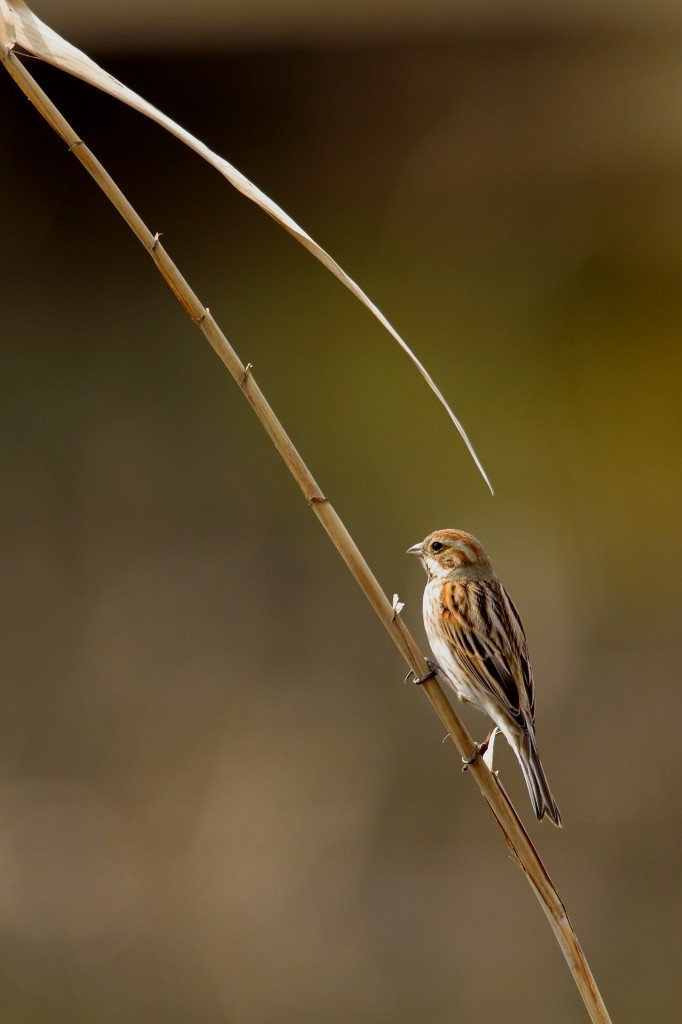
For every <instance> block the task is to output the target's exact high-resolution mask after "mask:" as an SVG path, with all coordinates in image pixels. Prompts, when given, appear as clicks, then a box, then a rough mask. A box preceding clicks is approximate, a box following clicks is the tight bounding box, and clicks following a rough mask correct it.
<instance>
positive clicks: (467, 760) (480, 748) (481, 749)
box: [462, 729, 495, 772]
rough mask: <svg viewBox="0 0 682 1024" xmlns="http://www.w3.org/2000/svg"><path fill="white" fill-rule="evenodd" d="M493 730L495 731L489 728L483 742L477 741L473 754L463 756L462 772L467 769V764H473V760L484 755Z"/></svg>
mask: <svg viewBox="0 0 682 1024" xmlns="http://www.w3.org/2000/svg"><path fill="white" fill-rule="evenodd" d="M494 732H495V730H494V729H491V730H490V732H489V733H488V735H487V736H486V738H485V739H484V740H483V743H477V744H476V745H475V747H474V752H473V754H471V755H470V756H469V757H463V758H462V771H463V772H465V771H466V770H467V768H468V767H469V765H470V764H473V763H474V761H478V759H479V757H484V755H485V752H486V750H487V749H488V744H489V743H490V737H491V736H492V734H493V733H494Z"/></svg>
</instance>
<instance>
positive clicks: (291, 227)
mask: <svg viewBox="0 0 682 1024" xmlns="http://www.w3.org/2000/svg"><path fill="white" fill-rule="evenodd" d="M0 40H1V41H2V46H3V49H4V53H5V54H6V53H7V51H8V50H11V49H13V48H14V47H15V46H16V47H18V48H19V49H21V50H23V51H25V52H26V53H29V54H31V55H32V56H33V57H37V58H39V59H40V60H43V61H45V62H46V63H48V64H52V65H53V66H54V67H56V68H60V69H61V70H62V71H66V72H68V74H70V75H74V76H75V77H76V78H80V79H82V81H84V82H87V83H88V84H89V85H92V86H94V87H95V88H97V89H101V90H102V91H103V92H106V93H108V94H109V95H110V96H113V97H115V98H116V99H118V100H120V101H121V102H122V103H126V104H127V105H128V106H129V107H132V108H133V110H137V111H139V113H141V114H144V115H145V117H149V118H151V119H152V120H153V121H156V123H157V124H159V125H161V126H162V127H163V128H165V129H166V130H167V131H169V132H171V134H173V135H175V136H176V138H178V139H180V141H181V142H184V143H185V145H186V146H189V147H190V149H193V150H194V152H195V153H197V154H198V155H199V156H201V157H203V159H204V160H206V161H207V162H208V163H209V164H211V165H212V166H213V167H215V168H216V170H218V171H220V173H221V174H222V175H223V176H224V177H225V178H227V180H228V181H229V182H230V184H231V185H233V186H234V187H235V188H236V189H238V190H239V191H240V192H241V193H242V194H243V195H245V196H246V197H247V198H248V199H250V200H251V201H252V202H254V203H255V204H256V205H257V206H259V207H260V208H261V210H264V211H265V213H267V214H268V215H269V216H270V217H272V218H273V220H275V221H277V223H278V224H279V225H280V226H281V227H283V228H285V229H286V230H287V231H288V232H289V233H290V234H291V235H293V237H294V238H295V239H296V240H297V241H298V242H300V244H301V245H302V246H304V247H305V248H306V249H307V250H308V251H309V252H310V253H312V255H313V256H314V257H315V258H316V259H317V260H319V261H320V263H322V265H323V266H325V267H326V268H327V270H329V271H331V273H332V274H333V275H334V276H335V277H337V278H338V279H339V281H341V283H342V284H344V285H345V286H346V288H348V290H349V291H350V292H351V293H352V294H353V295H354V296H355V297H356V298H357V299H359V300H360V302H362V304H363V305H364V306H366V307H367V309H369V311H370V312H371V313H372V314H373V316H375V317H376V319H377V320H378V321H379V323H380V324H382V326H383V327H384V328H385V329H386V330H387V331H388V332H389V334H390V335H391V337H392V338H393V339H394V340H395V341H396V342H397V343H398V345H400V347H401V348H402V350H403V351H404V352H405V354H406V355H407V356H408V357H409V359H410V360H411V361H412V362H413V364H414V365H415V366H416V368H417V369H418V370H419V372H420V374H421V375H422V377H423V378H424V380H425V381H426V383H427V384H428V385H429V387H430V388H431V390H432V391H433V393H434V394H435V395H436V397H437V398H438V400H439V401H440V402H441V404H442V405H443V406H444V408H445V409H446V410H447V413H448V415H449V416H450V419H451V420H452V422H453V423H454V424H455V426H456V428H457V430H458V431H459V433H460V435H461V437H462V439H463V441H464V443H465V445H466V446H467V449H468V450H469V453H470V455H471V457H472V459H473V460H474V462H475V463H476V466H477V467H478V469H479V472H480V473H481V475H482V477H483V479H484V480H485V482H486V483H487V485H488V487H489V488H490V492H491V493H492V492H493V488H492V485H491V483H490V480H489V479H488V476H487V474H486V472H485V470H484V469H483V466H482V464H481V462H480V459H479V458H478V456H477V454H476V452H475V451H474V448H473V445H472V444H471V442H470V440H469V438H468V437H467V435H466V432H465V430H464V428H463V426H462V424H461V423H460V422H459V420H458V419H457V417H456V416H455V414H454V412H453V411H452V409H451V408H450V406H449V405H448V403H447V401H446V400H445V398H444V396H443V394H442V392H441V391H440V389H439V388H438V386H437V385H436V383H435V381H434V380H433V379H432V377H431V376H430V374H429V373H428V372H427V370H426V369H425V367H424V366H423V365H422V363H421V362H420V361H419V359H418V358H417V357H416V356H415V354H414V352H413V351H412V350H411V349H410V347H409V346H408V345H407V343H406V342H405V341H404V340H403V339H402V338H401V336H400V335H399V334H398V332H397V331H396V329H395V328H394V327H393V325H392V324H391V323H390V322H389V321H388V320H387V319H386V317H385V316H384V314H383V313H382V312H381V310H380V309H379V308H378V306H376V305H375V304H374V303H373V302H372V300H371V299H370V298H369V296H367V295H366V294H365V292H364V291H363V290H362V288H360V286H359V285H358V284H356V282H355V281H354V280H353V279H352V278H351V277H349V276H348V274H347V273H346V272H345V270H343V268H342V267H340V266H339V264H338V263H337V262H336V260H334V259H333V258H332V257H331V256H330V255H329V253H328V252H326V251H325V250H324V249H323V248H322V246H321V245H318V243H317V242H316V241H315V240H314V238H311V236H310V235H309V234H308V233H307V231H304V230H303V228H302V227H300V226H299V225H298V224H297V223H296V221H295V220H293V219H292V218H291V217H290V216H289V214H288V213H286V211H285V210H283V209H282V208H281V206H278V205H277V203H275V202H274V201H273V200H272V199H270V198H269V196H266V195H265V193H264V192H261V190H260V189H259V188H257V187H256V185H254V184H253V182H251V181H249V179H248V178H246V177H245V176H244V175H243V174H242V173H241V172H240V171H238V170H237V168H236V167H233V166H232V164H230V163H228V161H227V160H225V159H224V158H223V157H221V156H218V154H217V153H214V152H213V151H212V150H211V149H209V148H208V146H206V145H204V143H203V142H200V140H199V139H197V138H196V137H195V136H194V135H192V134H191V132H188V131H187V130H186V129H184V128H181V127H180V125H179V124H177V123H176V122H175V121H173V120H172V118H170V117H168V116H167V115H166V114H164V113H163V112H162V111H160V110H158V109H157V108H156V107H155V106H153V105H152V104H151V103H148V102H147V101H146V100H145V99H143V98H142V97H141V96H138V94H137V93H136V92H133V90H132V89H129V88H128V87H127V86H125V85H123V83H122V82H119V81H118V79H116V78H114V77H113V75H110V74H109V73H108V72H106V71H104V70H103V69H102V68H101V67H99V65H98V64H96V63H95V62H94V61H93V60H91V59H90V57H88V56H87V54H85V53H83V52H82V51H81V50H79V49H78V48H77V47H75V46H72V45H71V43H69V42H67V41H66V40H65V39H63V38H62V37H61V36H60V35H58V33H57V32H54V31H53V30H52V29H51V28H50V27H49V25H46V24H45V23H44V22H42V21H41V20H40V18H38V17H36V15H35V14H34V13H33V12H32V11H31V10H30V8H29V7H28V6H27V5H26V4H25V3H24V2H23V0H0ZM3 56H4V54H3Z"/></svg>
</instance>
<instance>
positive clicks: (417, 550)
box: [405, 541, 422, 558]
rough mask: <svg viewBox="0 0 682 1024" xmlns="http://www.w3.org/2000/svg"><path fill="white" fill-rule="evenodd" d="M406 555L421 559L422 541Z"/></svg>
mask: <svg viewBox="0 0 682 1024" xmlns="http://www.w3.org/2000/svg"><path fill="white" fill-rule="evenodd" d="M405 554H406V555H416V556H417V558H421V556H422V545H421V541H420V542H419V544H413V545H412V547H411V548H408V549H407V551H406V552H405Z"/></svg>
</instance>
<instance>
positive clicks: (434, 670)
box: [412, 658, 438, 686]
mask: <svg viewBox="0 0 682 1024" xmlns="http://www.w3.org/2000/svg"><path fill="white" fill-rule="evenodd" d="M424 661H425V662H426V664H427V665H428V667H429V671H428V672H425V673H424V675H423V676H420V677H419V679H417V677H416V676H415V679H414V685H415V686H421V685H422V683H425V682H426V681H427V679H434V678H435V677H436V676H437V675H438V666H437V665H434V663H433V662H432V661H429V659H428V658H424ZM412 674H413V675H414V673H412Z"/></svg>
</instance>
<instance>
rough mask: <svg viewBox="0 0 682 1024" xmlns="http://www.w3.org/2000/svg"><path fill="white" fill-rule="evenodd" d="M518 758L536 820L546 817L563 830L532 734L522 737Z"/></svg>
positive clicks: (517, 751) (517, 753) (517, 752)
mask: <svg viewBox="0 0 682 1024" xmlns="http://www.w3.org/2000/svg"><path fill="white" fill-rule="evenodd" d="M516 756H517V757H518V759H519V764H520V765H521V771H522V772H523V777H524V779H525V780H526V785H527V786H528V792H529V794H530V799H531V803H532V805H533V810H534V811H535V816H536V818H537V819H538V821H542V819H543V818H544V817H545V815H546V816H547V817H548V818H549V820H550V821H551V822H552V824H554V825H556V827H557V828H561V825H562V823H561V815H560V814H559V808H558V807H557V805H556V801H555V800H554V797H553V796H552V794H551V792H550V788H549V783H548V782H547V776H546V775H545V771H544V768H543V767H542V762H541V761H540V755H539V754H538V748H537V746H536V744H535V736H534V735H533V733H532V732H529V733H526V735H525V736H523V737H522V739H521V742H520V744H519V747H518V748H517V750H516Z"/></svg>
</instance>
